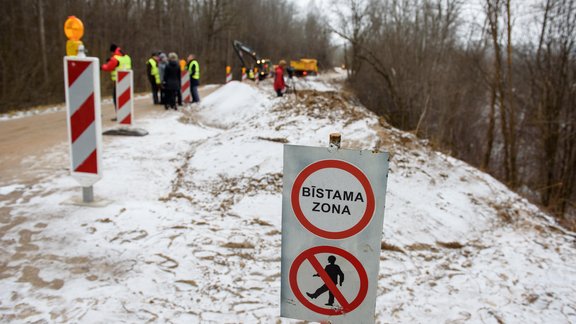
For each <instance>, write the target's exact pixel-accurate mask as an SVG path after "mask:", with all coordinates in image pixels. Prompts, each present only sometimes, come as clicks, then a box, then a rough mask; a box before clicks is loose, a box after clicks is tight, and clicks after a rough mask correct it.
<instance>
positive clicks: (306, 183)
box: [291, 160, 374, 239]
mask: <svg viewBox="0 0 576 324" xmlns="http://www.w3.org/2000/svg"><path fill="white" fill-rule="evenodd" d="M291 200H292V208H293V209H294V214H295V215H296V217H297V218H298V220H299V221H300V223H302V225H303V226H304V227H305V228H306V229H308V230H309V231H310V232H311V233H313V234H316V235H318V236H321V237H324V238H328V239H343V238H347V237H350V236H353V235H356V234H358V232H360V231H361V230H362V229H364V227H366V225H368V223H370V220H371V219H372V215H373V214H374V192H373V191H372V187H371V185H370V181H368V178H366V176H365V175H364V173H362V171H360V169H358V168H357V167H355V166H354V165H352V164H350V163H347V162H345V161H339V160H322V161H318V162H315V163H313V164H311V165H309V166H307V167H306V168H305V169H304V170H302V172H300V174H299V175H298V177H296V180H295V181H294V185H293V187H292V193H291Z"/></svg>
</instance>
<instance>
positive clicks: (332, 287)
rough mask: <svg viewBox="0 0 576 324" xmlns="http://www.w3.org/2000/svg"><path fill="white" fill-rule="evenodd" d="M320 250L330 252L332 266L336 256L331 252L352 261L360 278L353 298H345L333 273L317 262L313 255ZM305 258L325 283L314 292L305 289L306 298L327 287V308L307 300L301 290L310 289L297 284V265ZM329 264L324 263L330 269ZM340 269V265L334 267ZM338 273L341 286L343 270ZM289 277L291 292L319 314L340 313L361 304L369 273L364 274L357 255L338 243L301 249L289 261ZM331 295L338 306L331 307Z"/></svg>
mask: <svg viewBox="0 0 576 324" xmlns="http://www.w3.org/2000/svg"><path fill="white" fill-rule="evenodd" d="M320 253H329V254H332V256H331V257H332V258H333V259H330V258H329V259H330V261H329V262H330V265H332V266H334V261H335V257H334V256H333V255H334V254H336V255H338V256H340V257H342V258H344V259H345V260H346V261H348V262H349V263H350V264H352V266H353V267H354V269H355V270H356V272H357V275H358V278H359V280H360V282H359V287H360V288H359V290H358V293H357V295H356V297H355V298H354V299H353V300H352V301H350V302H349V301H348V300H347V299H346V297H345V296H344V294H343V293H342V291H341V289H342V288H339V287H338V286H337V285H336V283H335V282H334V280H333V278H332V277H333V276H334V274H333V273H332V274H329V273H328V272H327V271H326V270H325V269H324V268H323V267H322V265H321V264H320V262H319V261H318V259H317V257H316V255H317V254H320ZM304 261H308V262H310V264H311V265H312V267H313V268H314V270H315V271H316V273H317V274H318V276H319V277H320V278H321V279H322V281H323V283H324V286H325V287H324V286H322V287H321V288H319V289H317V290H316V292H315V293H314V294H310V293H307V295H308V297H309V298H317V297H318V296H319V295H320V294H322V293H323V292H325V291H326V288H327V290H328V291H329V292H330V297H329V298H330V299H329V302H328V303H327V304H326V305H327V306H329V307H327V308H324V307H320V306H317V305H315V304H314V303H312V302H311V301H310V300H308V298H306V297H305V296H304V294H303V293H302V291H303V290H304V289H309V287H300V286H299V285H298V278H297V276H298V270H299V269H300V267H301V266H302V264H303V263H304ZM330 265H329V266H327V269H329V267H330ZM337 268H338V270H337V271H339V270H340V269H339V267H337ZM340 274H341V276H342V277H341V278H340V280H341V281H340V287H342V281H343V279H344V278H343V276H344V275H343V274H342V272H341V271H340ZM289 280H290V288H291V289H292V292H293V293H294V296H296V298H297V299H298V300H299V301H300V302H301V303H302V304H303V305H304V306H305V307H306V308H308V309H310V310H312V311H314V312H316V313H318V314H322V315H342V314H345V313H349V312H351V311H353V310H354V309H356V308H357V307H358V306H360V305H361V304H362V301H364V298H365V297H366V294H367V292H368V275H367V274H366V270H364V267H363V266H362V264H361V263H360V261H358V259H357V258H356V257H355V256H354V255H352V254H351V253H349V252H347V251H345V250H342V249H340V248H337V247H333V246H316V247H313V248H310V249H308V250H306V251H304V252H302V253H301V254H300V255H298V256H297V257H296V259H294V262H293V263H292V266H291V267H290V274H289ZM334 297H335V298H336V300H337V301H338V303H339V304H340V306H341V307H340V308H334V307H332V305H331V304H332V303H330V301H332V302H333V299H334Z"/></svg>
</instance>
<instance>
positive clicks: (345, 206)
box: [280, 145, 388, 323]
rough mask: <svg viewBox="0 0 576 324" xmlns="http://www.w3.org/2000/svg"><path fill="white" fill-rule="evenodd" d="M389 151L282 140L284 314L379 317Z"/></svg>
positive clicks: (338, 319) (357, 319)
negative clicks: (379, 285) (285, 141)
mask: <svg viewBox="0 0 576 324" xmlns="http://www.w3.org/2000/svg"><path fill="white" fill-rule="evenodd" d="M387 175H388V154H387V153H385V152H373V151H357V150H345V149H328V148H325V147H307V146H296V145H285V146H284V178H283V182H284V188H283V195H282V271H281V281H282V287H281V303H280V308H281V310H280V312H281V316H283V317H290V318H296V319H301V320H309V321H330V322H331V323H374V312H375V308H376V291H377V282H378V270H379V264H380V251H381V248H380V245H381V241H382V227H383V223H384V205H385V199H384V198H385V196H386V180H387Z"/></svg>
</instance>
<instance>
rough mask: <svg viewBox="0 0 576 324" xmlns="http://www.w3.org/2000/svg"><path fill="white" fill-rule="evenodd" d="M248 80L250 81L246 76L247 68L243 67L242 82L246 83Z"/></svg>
mask: <svg viewBox="0 0 576 324" xmlns="http://www.w3.org/2000/svg"><path fill="white" fill-rule="evenodd" d="M246 79H248V76H247V75H246V68H245V67H243V68H242V81H243V82H244V81H246Z"/></svg>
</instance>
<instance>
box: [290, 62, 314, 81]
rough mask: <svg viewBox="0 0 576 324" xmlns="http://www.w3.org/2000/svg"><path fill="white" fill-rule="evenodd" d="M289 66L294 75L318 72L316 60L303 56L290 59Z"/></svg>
mask: <svg viewBox="0 0 576 324" xmlns="http://www.w3.org/2000/svg"><path fill="white" fill-rule="evenodd" d="M290 67H291V68H292V69H293V70H294V73H295V74H296V76H299V77H300V76H307V75H317V74H318V60H316V59H308V58H303V59H300V60H299V61H290Z"/></svg>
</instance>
